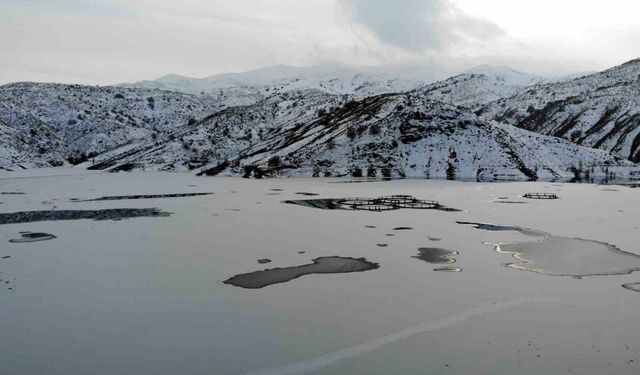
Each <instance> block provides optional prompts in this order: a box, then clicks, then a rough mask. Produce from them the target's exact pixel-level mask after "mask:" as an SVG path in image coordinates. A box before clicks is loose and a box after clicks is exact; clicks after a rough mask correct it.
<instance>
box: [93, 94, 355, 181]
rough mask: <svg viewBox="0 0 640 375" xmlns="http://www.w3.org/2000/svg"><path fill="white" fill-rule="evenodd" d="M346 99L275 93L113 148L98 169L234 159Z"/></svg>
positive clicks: (179, 166) (181, 166)
mask: <svg viewBox="0 0 640 375" xmlns="http://www.w3.org/2000/svg"><path fill="white" fill-rule="evenodd" d="M347 99H348V98H347V97H344V96H335V95H328V94H325V93H323V92H320V91H318V90H306V91H300V92H290V93H283V94H277V95H274V96H271V97H269V98H267V99H264V100H262V101H260V102H258V103H257V104H254V105H249V106H242V107H233V108H228V109H226V110H223V111H221V112H217V113H214V114H211V115H210V116H207V117H205V118H203V119H202V120H200V121H198V122H196V123H194V124H192V125H187V126H183V127H180V128H177V129H176V130H174V131H171V132H167V133H166V134H163V135H161V136H158V137H157V138H156V139H153V140H152V139H148V140H145V141H141V142H138V143H135V144H131V145H127V146H125V147H122V148H119V149H116V150H113V151H112V152H108V153H105V154H102V155H100V156H98V157H96V158H95V165H93V162H92V163H87V164H86V166H87V167H91V168H94V169H111V170H122V169H147V170H149V169H151V170H191V169H196V168H199V167H202V166H203V165H206V164H209V163H218V162H221V161H223V160H226V159H230V158H234V157H236V156H237V154H238V153H240V152H241V151H242V150H244V149H247V148H250V147H252V146H254V145H255V144H258V143H259V142H260V141H261V140H263V139H265V138H268V137H273V136H277V134H280V133H286V132H287V131H288V130H289V129H292V128H295V127H297V126H300V124H302V123H305V122H309V121H311V120H313V119H316V118H317V117H318V116H321V115H323V114H324V113H327V112H329V111H332V110H334V109H336V108H338V107H339V106H342V105H344V103H345V102H346V101H347Z"/></svg>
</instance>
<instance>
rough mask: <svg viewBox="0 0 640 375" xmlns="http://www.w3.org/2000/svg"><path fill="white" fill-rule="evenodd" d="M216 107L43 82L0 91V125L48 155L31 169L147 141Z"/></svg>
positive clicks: (190, 99) (173, 96)
mask: <svg viewBox="0 0 640 375" xmlns="http://www.w3.org/2000/svg"><path fill="white" fill-rule="evenodd" d="M215 108H216V106H215V103H212V102H210V103H207V102H206V101H203V100H201V99H200V98H198V97H196V96H193V95H188V94H181V93H173V92H163V91H158V90H145V89H128V88H117V87H97V86H81V85H62V84H42V83H16V84H10V85H5V86H1V87H0V120H1V121H2V122H3V124H4V125H5V126H7V127H8V128H11V129H13V130H15V131H16V132H17V134H19V137H18V138H20V139H22V141H23V142H26V143H27V144H29V143H30V142H31V143H34V144H35V146H34V148H35V149H36V151H37V150H38V149H42V150H44V151H43V152H44V154H46V153H52V155H51V156H45V157H40V158H38V159H39V161H38V163H36V164H42V163H41V162H42V161H45V160H49V159H51V160H55V162H54V163H49V164H56V163H58V162H61V160H60V156H63V157H64V158H70V159H79V158H82V156H83V155H90V154H94V153H101V152H105V151H108V150H112V149H114V148H116V147H119V146H122V145H125V144H128V143H130V142H133V141H137V140H141V139H150V138H152V137H156V136H157V135H158V134H160V133H163V132H165V131H168V130H170V129H174V128H176V127H179V126H182V125H186V124H187V123H188V122H189V121H195V119H199V118H201V117H204V116H205V115H208V114H210V113H211V112H213V111H214V110H215ZM191 119H193V120H191ZM8 133H10V131H9V130H7V134H8ZM14 143H15V142H11V144H14ZM24 158H27V157H26V156H25V157H24ZM27 159H29V158H27ZM16 160H17V159H16ZM4 163H6V162H3V164H4ZM5 165H7V164H5Z"/></svg>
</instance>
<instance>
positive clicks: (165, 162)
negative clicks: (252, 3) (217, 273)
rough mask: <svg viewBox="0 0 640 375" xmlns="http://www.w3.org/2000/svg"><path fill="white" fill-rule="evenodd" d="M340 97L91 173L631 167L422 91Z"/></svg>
mask: <svg viewBox="0 0 640 375" xmlns="http://www.w3.org/2000/svg"><path fill="white" fill-rule="evenodd" d="M340 98H341V97H336V96H329V95H327V94H324V93H321V92H317V91H313V92H311V93H310V92H300V93H299V96H295V97H290V98H288V99H287V100H284V101H283V98H280V97H273V98H271V99H269V100H265V101H263V102H261V103H259V104H257V105H252V106H246V107H236V108H230V109H227V110H225V111H222V112H219V113H216V114H214V115H212V116H209V117H207V118H205V119H203V120H202V121H200V122H198V123H196V124H193V125H191V126H188V127H183V128H181V129H180V130H178V131H176V132H174V133H172V134H171V135H169V136H167V137H163V138H162V139H160V138H159V139H157V140H156V141H155V142H146V143H140V144H139V145H137V146H136V147H133V148H131V147H126V148H123V149H121V150H116V152H111V153H108V154H105V155H101V156H100V157H98V158H97V159H98V163H97V164H96V165H93V166H91V167H92V168H95V169H107V170H132V169H134V170H135V169H161V170H176V169H187V168H188V169H196V170H197V171H199V172H203V173H204V174H220V173H223V174H229V175H238V174H239V175H245V174H252V172H254V173H253V174H262V173H263V172H264V173H267V174H269V175H273V176H371V177H374V176H375V177H389V176H392V177H400V176H410V177H432V178H445V177H446V178H452V179H453V178H456V179H463V178H464V179H479V180H496V179H538V178H556V177H557V178H559V177H566V176H573V175H574V172H575V169H577V168H579V167H580V166H581V167H582V169H583V170H585V171H586V170H589V172H592V173H603V172H604V171H605V169H606V168H607V166H616V165H618V166H619V165H624V166H626V165H630V164H631V163H628V162H625V161H624V160H622V159H621V158H616V157H613V156H612V155H610V154H608V153H606V152H603V151H598V150H592V149H588V148H585V147H579V146H576V145H574V144H572V143H570V142H568V141H565V140H561V139H557V138H552V137H546V136H542V135H539V134H535V133H532V132H528V131H525V130H522V129H517V128H514V127H512V126H509V125H500V124H497V123H494V122H491V121H486V120H483V119H481V118H478V117H477V116H476V115H474V114H473V113H470V112H468V111H465V110H462V109H459V108H456V107H452V106H449V105H446V104H443V103H439V102H435V101H430V100H427V99H424V98H422V97H420V96H419V95H416V94H386V95H380V96H375V97H371V98H367V99H364V100H362V101H344V100H343V99H340ZM328 102H329V103H331V104H330V107H332V108H333V110H332V108H327V106H328V104H327V103H328ZM591 167H593V171H591Z"/></svg>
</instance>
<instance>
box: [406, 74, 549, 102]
mask: <svg viewBox="0 0 640 375" xmlns="http://www.w3.org/2000/svg"><path fill="white" fill-rule="evenodd" d="M544 80H545V78H542V77H538V76H534V75H531V74H527V73H523V72H519V71H517V70H513V69H511V68H508V67H506V66H500V67H494V66H491V65H482V66H478V67H476V68H473V69H471V70H469V71H467V72H465V73H464V74H460V75H457V76H454V77H451V78H448V79H446V80H443V81H439V82H435V83H432V84H426V85H422V86H420V87H419V88H417V89H416V90H415V91H416V93H418V94H420V95H424V96H425V97H426V98H429V99H432V100H437V101H441V102H444V103H448V104H452V105H457V106H461V107H465V108H469V109H472V110H475V109H478V108H479V107H480V106H482V105H485V104H487V103H489V102H492V101H494V100H498V99H501V98H508V97H510V96H512V95H515V94H517V93H519V92H521V91H523V90H524V89H526V88H527V87H529V86H532V85H535V84H538V83H540V82H543V81H544Z"/></svg>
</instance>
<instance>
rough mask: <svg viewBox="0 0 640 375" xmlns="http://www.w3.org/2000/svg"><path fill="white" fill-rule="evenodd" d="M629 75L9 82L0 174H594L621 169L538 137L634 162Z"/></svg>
mask: <svg viewBox="0 0 640 375" xmlns="http://www.w3.org/2000/svg"><path fill="white" fill-rule="evenodd" d="M639 65H640V62H638V61H634V62H630V63H628V64H625V65H623V66H620V67H617V68H614V69H611V70H608V71H605V72H602V73H598V74H595V75H590V76H585V77H580V78H575V79H565V80H548V79H545V78H541V77H536V76H532V75H529V74H526V73H521V72H518V71H515V70H512V69H509V68H506V67H491V66H481V67H477V68H474V69H473V70H472V71H470V72H468V73H464V74H462V75H458V76H455V77H452V78H449V79H447V80H444V81H441V82H437V83H434V84H419V82H418V81H414V80H410V79H393V78H389V77H385V76H383V75H379V74H378V73H375V72H369V73H366V74H364V73H362V72H361V71H355V70H350V69H351V68H348V67H342V66H322V67H309V68H291V67H271V68H265V69H261V70H258V71H253V72H248V73H243V74H240V75H237V74H228V75H221V76H215V77H214V78H212V79H211V82H213V83H211V82H209V83H207V84H211V85H210V86H208V87H215V88H213V89H210V90H211V91H209V92H206V93H204V94H202V93H197V94H190V93H184V92H177V91H172V90H177V89H176V88H175V87H177V86H180V87H186V86H185V85H187V86H188V85H195V83H193V81H192V80H191V79H186V80H184V79H182V78H181V77H176V76H172V77H167V78H165V79H164V80H162V82H164V83H163V84H165V85H166V86H164V87H162V88H161V89H159V87H156V86H157V85H158V84H159V83H158V82H157V81H153V82H151V83H149V87H156V88H137V87H114V86H106V87H95V86H81V85H61V84H37V83H17V84H10V85H5V86H1V87H0V142H1V143H0V144H2V146H3V147H2V149H1V150H0V166H12V165H18V164H20V165H22V166H24V167H37V166H48V165H60V164H63V163H65V162H66V161H70V162H72V163H74V164H75V163H78V162H81V164H80V165H81V166H82V167H88V168H92V169H103V170H113V171H118V170H132V169H134V170H135V169H151V170H175V171H181V170H197V171H207V173H214V172H215V173H220V172H222V173H227V174H244V172H245V167H246V168H249V169H251V168H258V170H263V171H268V173H271V174H274V175H281V176H312V175H319V176H324V175H334V176H335V175H340V176H345V175H359V174H361V173H362V174H365V175H376V176H387V175H391V176H421V177H423V176H430V177H449V178H453V177H455V178H480V179H493V178H528V179H536V178H547V177H559V176H566V175H571V174H572V173H574V172H575V171H576V169H582V170H583V171H586V170H588V171H589V172H591V173H596V174H597V173H598V172H603V171H604V168H606V166H614V165H618V166H619V165H624V166H629V165H631V164H629V163H628V162H625V161H624V160H623V159H624V158H620V157H618V156H614V155H612V154H610V153H607V152H605V151H600V150H593V149H590V148H586V147H579V146H577V145H575V144H572V143H571V142H569V141H567V140H564V139H560V138H556V137H550V136H549V135H551V136H557V137H565V138H570V139H571V140H573V141H575V142H577V143H582V144H585V145H589V146H595V147H599V148H603V149H605V150H612V151H614V152H617V153H619V154H620V155H624V157H627V156H629V157H630V159H632V160H634V161H638V159H639V158H640V156H639V154H640V136H639V135H638V133H639V132H640V129H639V127H638V122H639V121H640V120H639V119H640V115H639V114H638V104H640V103H638V101H639V100H640V99H638V98H639V97H640V96H639V95H638V93H639V88H638V87H639V84H638V82H639V81H638V80H639V79H640V72H639V70H640V69H639V68H638V66H639ZM274 77H275V78H274ZM278 77H286V78H282V79H280V78H278ZM274 79H275V81H274ZM278 79H279V80H278ZM205 80H206V79H205ZM198 84H200V83H198ZM145 85H146V83H145V84H143V85H142V86H145ZM154 85H156V86H154ZM171 85H174V86H175V87H173V86H171ZM216 85H217V86H216ZM192 87H195V88H193V89H190V90H191V91H194V92H195V91H197V90H201V87H200V86H192ZM216 90H218V91H216ZM183 91H189V90H183ZM395 91H398V92H403V93H392V92H395ZM379 92H382V93H383V94H379ZM474 112H475V113H476V114H474ZM477 114H479V115H481V116H482V117H478V116H477ZM493 119H495V120H497V121H498V122H500V121H503V122H504V123H502V124H500V123H498V122H496V121H493ZM511 124H512V125H518V126H519V127H521V128H524V129H526V130H523V129H518V128H516V127H514V126H511ZM527 130H533V131H535V132H540V133H543V135H539V134H535V133H532V132H529V131H527ZM87 159H89V160H87ZM587 166H591V167H593V168H586V167H587ZM585 168H586V169H585Z"/></svg>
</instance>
